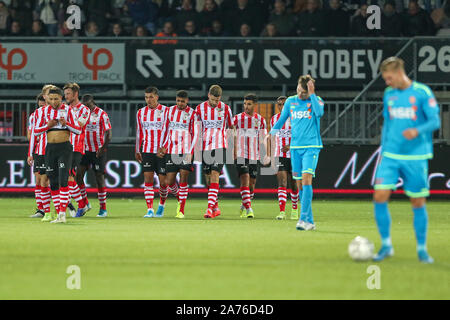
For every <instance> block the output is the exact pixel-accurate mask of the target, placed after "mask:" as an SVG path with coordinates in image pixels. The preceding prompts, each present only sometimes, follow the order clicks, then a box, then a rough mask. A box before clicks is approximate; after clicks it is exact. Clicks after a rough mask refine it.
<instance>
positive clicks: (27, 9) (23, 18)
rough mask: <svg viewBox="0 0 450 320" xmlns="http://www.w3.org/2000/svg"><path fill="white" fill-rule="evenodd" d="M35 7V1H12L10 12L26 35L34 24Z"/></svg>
mask: <svg viewBox="0 0 450 320" xmlns="http://www.w3.org/2000/svg"><path fill="white" fill-rule="evenodd" d="M34 7H35V0H12V1H11V4H10V5H9V11H10V13H11V17H12V18H13V20H17V21H19V23H20V25H21V26H22V29H23V30H24V33H26V32H25V31H26V30H31V24H32V23H33V20H34V19H33V9H34Z"/></svg>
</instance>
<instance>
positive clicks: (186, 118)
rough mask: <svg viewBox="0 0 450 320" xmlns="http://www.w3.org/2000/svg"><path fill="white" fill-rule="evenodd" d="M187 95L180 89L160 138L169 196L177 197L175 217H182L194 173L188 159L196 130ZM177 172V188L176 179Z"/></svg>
mask: <svg viewBox="0 0 450 320" xmlns="http://www.w3.org/2000/svg"><path fill="white" fill-rule="evenodd" d="M188 102H189V97H188V93H187V92H186V91H184V90H180V91H178V92H177V95H176V105H174V106H172V107H170V108H168V111H167V113H166V120H165V124H164V127H165V130H164V137H163V140H164V142H163V150H162V151H163V152H164V153H165V154H166V156H165V157H166V179H167V181H166V182H167V185H168V186H169V191H170V193H172V194H174V195H175V196H176V197H177V198H178V207H177V215H176V216H175V217H176V218H181V219H182V218H184V207H185V204H186V199H187V196H188V186H187V182H188V177H189V173H190V172H192V171H193V170H194V167H193V165H192V158H193V153H194V146H195V143H196V142H197V137H198V129H197V125H196V118H197V116H196V113H195V110H194V109H193V108H191V107H189V106H188ZM178 172H179V173H180V187H179V188H178V185H177V181H176V176H177V173H178Z"/></svg>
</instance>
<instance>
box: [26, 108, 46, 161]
mask: <svg viewBox="0 0 450 320" xmlns="http://www.w3.org/2000/svg"><path fill="white" fill-rule="evenodd" d="M41 108H43V107H41ZM41 108H38V109H36V110H34V111H33V113H32V114H31V115H30V117H29V119H28V131H30V142H29V145H28V156H32V155H33V153H34V154H37V155H40V156H43V155H45V147H46V146H47V134H46V133H43V134H41V135H39V136H37V135H35V134H34V130H33V129H34V127H35V124H36V117H37V113H38V110H39V109H41Z"/></svg>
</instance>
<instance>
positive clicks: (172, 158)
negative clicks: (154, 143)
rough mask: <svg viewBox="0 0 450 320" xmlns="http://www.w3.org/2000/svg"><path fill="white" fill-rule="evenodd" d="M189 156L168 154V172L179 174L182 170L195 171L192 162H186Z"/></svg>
mask: <svg viewBox="0 0 450 320" xmlns="http://www.w3.org/2000/svg"><path fill="white" fill-rule="evenodd" d="M188 155H189V154H187V153H185V154H166V157H165V159H166V172H167V173H169V172H178V171H180V170H187V171H194V166H193V165H192V162H188V161H186V160H185V159H186V157H187V156H188ZM191 159H192V158H191Z"/></svg>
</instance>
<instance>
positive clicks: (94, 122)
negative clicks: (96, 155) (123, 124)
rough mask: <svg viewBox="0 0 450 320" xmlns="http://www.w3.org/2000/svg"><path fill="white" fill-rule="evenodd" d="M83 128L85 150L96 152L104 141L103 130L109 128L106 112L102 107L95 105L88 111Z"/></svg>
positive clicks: (109, 123)
mask: <svg viewBox="0 0 450 320" xmlns="http://www.w3.org/2000/svg"><path fill="white" fill-rule="evenodd" d="M85 129H86V136H85V139H84V143H85V144H84V148H85V150H86V151H89V152H97V151H98V150H99V149H100V148H101V147H103V144H104V143H105V132H106V131H108V130H111V122H110V121H109V117H108V114H107V113H106V112H105V111H104V110H103V109H100V108H99V107H97V106H95V108H94V110H92V111H91V112H90V115H89V119H88V121H87V122H86V126H85Z"/></svg>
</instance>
